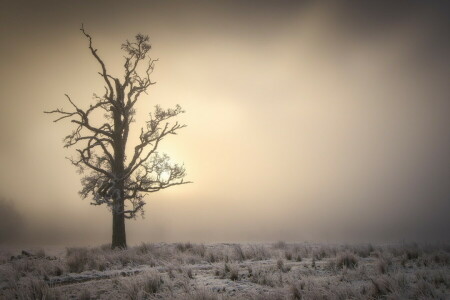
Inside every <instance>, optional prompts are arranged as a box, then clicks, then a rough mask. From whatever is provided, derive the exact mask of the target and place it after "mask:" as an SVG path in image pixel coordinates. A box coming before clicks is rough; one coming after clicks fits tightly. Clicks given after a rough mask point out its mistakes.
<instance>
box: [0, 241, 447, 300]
mask: <svg viewBox="0 0 450 300" xmlns="http://www.w3.org/2000/svg"><path fill="white" fill-rule="evenodd" d="M449 251H450V247H449V246H448V245H443V244H442V245H436V244H435V245H417V244H402V245H383V246H377V245H370V244H369V245H324V244H307V243H299V244H290V243H285V242H278V243H274V244H205V245H203V244H191V243H176V244H141V245H139V246H135V247H132V248H129V249H127V250H110V249H109V246H108V245H103V246H100V247H95V248H66V249H64V248H59V249H56V250H55V249H31V250H25V251H24V252H22V251H21V250H11V249H9V250H8V249H2V250H1V258H0V262H1V265H0V297H1V299H449V297H450V288H449V283H450V278H449V277H450V269H449V262H450V254H449Z"/></svg>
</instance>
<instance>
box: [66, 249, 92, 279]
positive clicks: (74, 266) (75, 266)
mask: <svg viewBox="0 0 450 300" xmlns="http://www.w3.org/2000/svg"><path fill="white" fill-rule="evenodd" d="M88 259H89V258H88V250H87V248H67V251H66V265H67V267H68V268H69V272H70V273H80V272H83V271H84V268H85V266H86V264H87V263H88Z"/></svg>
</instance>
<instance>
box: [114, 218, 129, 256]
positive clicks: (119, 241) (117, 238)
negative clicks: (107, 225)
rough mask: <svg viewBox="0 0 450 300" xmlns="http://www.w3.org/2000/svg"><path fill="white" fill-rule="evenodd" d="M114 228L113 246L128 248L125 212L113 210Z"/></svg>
mask: <svg viewBox="0 0 450 300" xmlns="http://www.w3.org/2000/svg"><path fill="white" fill-rule="evenodd" d="M112 217H113V228H112V243H111V248H112V249H115V248H120V249H125V248H127V238H126V234H125V216H124V214H123V213H117V212H116V211H114V210H113V212H112Z"/></svg>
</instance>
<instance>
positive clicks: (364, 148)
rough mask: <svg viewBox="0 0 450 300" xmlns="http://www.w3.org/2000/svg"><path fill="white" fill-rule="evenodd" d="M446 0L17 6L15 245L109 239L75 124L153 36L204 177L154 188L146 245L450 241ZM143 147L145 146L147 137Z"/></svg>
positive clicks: (1, 4) (163, 87) (8, 144)
mask: <svg viewBox="0 0 450 300" xmlns="http://www.w3.org/2000/svg"><path fill="white" fill-rule="evenodd" d="M449 20H450V7H449V5H448V4H446V3H445V1H372V2H371V3H369V2H368V1H345V2H344V1H342V2H339V1H337V2H334V3H333V4H331V3H328V4H325V3H323V2H319V1H317V2H316V1H6V0H2V1H0V39H1V41H2V42H1V44H0V63H1V65H0V66H1V68H0V86H1V89H0V140H1V143H0V165H1V166H2V167H1V170H2V172H0V243H1V244H5V245H6V244H11V245H12V244H27V245H28V244H30V245H32V244H33V245H66V246H69V245H99V244H104V243H108V242H110V238H111V222H112V220H111V213H110V212H109V211H108V209H107V208H106V207H103V206H91V205H90V204H89V203H90V202H89V199H85V200H82V199H81V198H80V196H79V195H78V191H79V190H80V189H81V184H80V179H81V176H80V175H79V174H77V172H76V169H75V168H73V166H72V165H71V164H70V162H69V161H68V160H66V159H65V157H68V156H71V155H73V154H74V150H73V149H72V150H71V149H64V148H63V143H62V139H63V137H64V136H65V135H67V134H68V133H69V132H70V131H71V128H72V127H71V126H70V124H69V123H63V122H61V123H56V124H55V123H53V122H52V120H53V118H52V117H51V116H49V115H45V114H44V113H43V111H44V110H49V109H54V108H61V107H68V106H67V102H66V101H65V97H64V94H65V93H67V94H69V95H70V96H71V97H72V99H73V100H74V101H75V102H76V103H77V104H78V105H80V106H81V107H89V104H90V103H92V102H93V100H92V94H93V93H101V92H102V91H103V83H102V79H101V78H100V76H98V74H97V72H98V71H99V70H100V69H99V66H98V64H97V63H96V61H95V59H94V58H93V57H92V56H91V54H90V53H89V49H88V48H87V41H86V39H85V38H84V36H83V35H82V34H81V32H80V31H79V29H80V26H81V24H84V27H85V29H86V30H87V32H89V33H90V34H91V35H92V37H93V42H94V46H95V48H97V49H98V53H99V55H100V56H101V57H102V58H103V59H104V61H105V63H106V65H107V67H108V69H109V70H111V72H112V73H113V74H117V75H121V74H123V70H122V65H123V53H122V52H121V49H120V45H121V44H122V43H123V42H124V41H125V40H126V39H131V38H133V36H134V35H136V34H137V33H143V34H148V35H149V36H150V43H151V45H152V49H151V52H150V55H151V57H152V58H158V59H159V61H158V62H157V65H156V67H155V71H154V73H153V74H152V76H153V77H152V79H153V81H156V82H157V84H155V85H153V86H151V87H150V90H149V93H148V95H144V96H142V98H141V100H140V104H139V106H138V109H137V115H136V118H137V121H136V123H134V127H133V130H132V132H131V136H132V138H131V140H130V143H131V144H130V146H132V144H133V142H134V141H136V136H137V135H138V134H139V131H140V126H142V125H144V124H145V120H146V119H147V117H148V113H149V112H151V110H152V109H153V107H154V106H155V105H156V104H159V105H161V106H162V107H166V108H168V107H173V106H174V105H176V104H180V105H181V106H182V107H183V108H184V109H185V111H186V113H185V114H183V115H182V116H181V117H180V118H179V120H180V122H183V123H185V124H187V127H186V128H184V129H182V131H180V133H179V135H177V136H170V137H168V138H167V139H166V140H164V142H163V143H162V145H161V149H160V150H161V151H162V152H165V153H167V154H169V155H170V156H171V157H172V159H173V160H174V161H176V162H181V163H184V165H185V167H186V169H187V174H188V175H187V177H186V179H187V180H190V181H193V183H192V184H189V185H183V186H176V187H174V188H172V189H168V190H164V191H161V192H158V193H156V194H152V195H151V196H148V197H147V198H146V199H147V205H146V209H145V216H144V218H137V220H130V221H127V238H128V242H129V244H138V243H140V242H177V241H191V242H204V243H210V242H259V241H278V240H285V241H292V242H302V241H310V242H330V243H334V242H380V243H386V242H399V241H419V242H420V241H426V242H433V241H448V240H449V232H450V218H448V215H449V212H450V132H449V128H450V126H449V125H450V118H449V117H448V116H449V115H450V99H449V95H450V86H449V82H448V78H450V77H449V75H450V60H449V59H448V53H450V34H449V30H450V21H449ZM130 149H131V148H130Z"/></svg>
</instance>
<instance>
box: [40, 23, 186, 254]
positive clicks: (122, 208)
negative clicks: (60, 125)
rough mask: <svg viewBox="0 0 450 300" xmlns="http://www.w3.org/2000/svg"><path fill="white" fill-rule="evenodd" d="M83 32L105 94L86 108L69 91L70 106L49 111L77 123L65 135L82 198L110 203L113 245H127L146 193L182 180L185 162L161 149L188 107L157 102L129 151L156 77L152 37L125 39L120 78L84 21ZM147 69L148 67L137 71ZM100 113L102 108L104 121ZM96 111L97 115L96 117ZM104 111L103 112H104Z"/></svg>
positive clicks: (108, 204)
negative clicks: (128, 229) (140, 107)
mask: <svg viewBox="0 0 450 300" xmlns="http://www.w3.org/2000/svg"><path fill="white" fill-rule="evenodd" d="M80 30H81V32H82V33H83V35H84V36H85V37H86V38H87V41H88V42H89V50H90V52H91V54H92V55H93V56H94V58H95V59H96V61H97V62H98V63H99V64H100V67H101V71H100V72H99V74H100V76H101V78H102V79H103V81H104V83H105V87H104V88H105V93H104V95H103V96H98V95H96V94H94V99H95V103H93V104H91V105H90V106H89V108H87V109H81V108H80V107H79V106H77V105H76V104H75V102H74V101H73V100H72V99H71V98H70V97H69V96H68V95H65V96H66V98H67V100H68V102H69V103H70V105H71V106H72V109H71V110H65V109H56V110H52V111H46V112H45V113H48V114H55V115H57V118H56V119H55V120H54V122H58V121H61V120H65V119H67V120H70V122H71V123H72V124H73V125H74V126H75V129H74V130H73V131H72V133H71V134H69V135H67V136H66V137H65V138H64V144H65V145H64V146H65V147H66V148H68V147H73V146H74V147H75V148H76V152H77V153H76V157H75V158H69V159H70V161H71V162H72V164H73V165H75V166H76V167H77V168H78V170H79V172H80V173H83V174H84V177H83V178H82V180H81V183H82V186H83V188H82V190H81V191H80V195H81V196H82V197H83V198H87V197H92V202H91V204H92V205H102V204H106V205H107V206H108V207H109V208H110V210H111V212H112V219H113V228H112V243H111V247H112V248H126V247H127V243H126V234H125V219H131V218H136V215H137V214H138V213H141V214H143V213H144V210H143V207H144V205H145V201H144V196H145V195H146V194H147V193H154V192H157V191H159V190H162V189H166V188H168V187H171V186H174V185H180V184H186V183H189V182H186V181H184V180H183V178H184V176H185V175H186V173H185V168H184V166H183V165H179V164H171V163H170V161H169V157H168V156H167V155H161V154H159V153H158V152H157V149H158V146H159V145H160V142H161V141H162V140H163V139H164V138H165V137H166V136H168V135H173V134H177V132H178V130H180V129H181V128H183V127H185V126H186V125H182V124H179V123H178V122H172V121H171V119H173V118H174V117H176V116H177V115H178V114H181V113H183V112H184V111H183V110H182V109H181V107H180V106H179V105H177V106H176V107H175V108H173V109H167V110H164V109H162V108H161V107H159V106H158V105H156V106H155V110H154V112H152V113H150V120H149V121H147V122H146V126H145V127H143V128H141V130H140V135H139V143H138V144H137V145H135V146H134V148H132V149H130V151H129V152H130V153H132V154H131V155H130V156H129V158H127V156H126V149H127V141H128V135H129V132H130V124H131V123H132V122H133V121H134V115H135V109H134V107H135V104H136V102H137V101H138V99H139V98H140V96H141V95H142V94H143V93H147V89H148V88H149V87H150V86H151V85H153V84H154V83H155V82H152V81H151V80H150V75H151V73H152V72H153V69H154V67H155V62H156V61H157V60H153V59H152V58H151V57H149V55H148V52H149V51H150V48H151V46H150V44H149V37H148V36H147V35H142V34H138V35H136V37H135V40H134V41H132V42H130V41H128V40H127V41H126V42H125V43H123V44H122V50H123V51H124V52H125V56H124V58H125V61H124V64H123V68H124V75H123V78H121V79H119V78H117V77H113V76H112V75H111V74H110V73H108V71H107V69H106V66H105V63H104V61H103V60H102V59H101V58H100V56H99V54H98V52H97V49H95V48H94V47H93V43H92V37H91V36H90V35H89V34H88V33H87V32H86V31H85V29H84V27H83V26H82V27H81V29H80ZM139 67H141V68H140V69H143V71H138V69H139ZM140 69H139V70H140ZM99 113H102V114H103V117H101V122H100V123H99V124H95V123H98V121H97V122H95V120H94V119H97V120H98V116H99ZM94 116H95V117H94ZM100 116H101V114H100Z"/></svg>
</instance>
